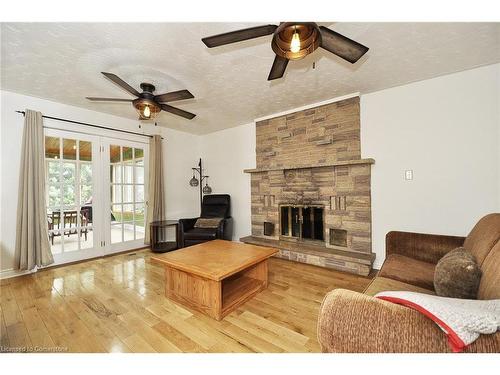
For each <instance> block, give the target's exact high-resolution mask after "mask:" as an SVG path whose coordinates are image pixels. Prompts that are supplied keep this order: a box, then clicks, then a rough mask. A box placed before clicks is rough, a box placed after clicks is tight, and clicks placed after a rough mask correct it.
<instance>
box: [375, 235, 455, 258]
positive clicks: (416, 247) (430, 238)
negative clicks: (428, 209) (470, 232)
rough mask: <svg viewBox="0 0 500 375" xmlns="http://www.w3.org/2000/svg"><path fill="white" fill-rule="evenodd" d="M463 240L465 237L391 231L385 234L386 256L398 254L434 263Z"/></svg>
mask: <svg viewBox="0 0 500 375" xmlns="http://www.w3.org/2000/svg"><path fill="white" fill-rule="evenodd" d="M464 241H465V237H457V236H444V235H439V234H425V233H411V232H397V231H393V232H389V233H387V235H386V236H385V251H386V255H387V256H389V255H391V254H400V255H405V256H408V257H411V258H414V259H418V260H421V261H424V262H429V263H434V264H436V263H437V262H438V261H439V259H441V258H442V257H443V256H444V255H445V254H446V253H447V252H449V251H451V250H453V249H455V248H457V247H460V246H463V244H464Z"/></svg>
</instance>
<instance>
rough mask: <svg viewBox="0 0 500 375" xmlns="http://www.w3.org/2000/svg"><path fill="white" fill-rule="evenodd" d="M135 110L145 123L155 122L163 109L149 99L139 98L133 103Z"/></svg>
mask: <svg viewBox="0 0 500 375" xmlns="http://www.w3.org/2000/svg"><path fill="white" fill-rule="evenodd" d="M132 104H133V105H134V108H135V110H136V111H137V113H138V114H139V119H140V120H143V121H147V120H154V119H155V118H156V116H157V115H158V113H160V111H161V108H160V106H159V105H158V104H156V102H155V101H153V100H152V99H148V98H139V99H136V100H134V101H133V102H132Z"/></svg>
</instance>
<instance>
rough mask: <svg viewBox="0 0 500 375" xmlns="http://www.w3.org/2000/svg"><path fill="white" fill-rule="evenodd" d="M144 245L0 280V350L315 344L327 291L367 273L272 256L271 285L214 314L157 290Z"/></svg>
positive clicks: (306, 348) (309, 347)
mask: <svg viewBox="0 0 500 375" xmlns="http://www.w3.org/2000/svg"><path fill="white" fill-rule="evenodd" d="M150 256H151V253H150V252H149V250H140V251H137V252H135V253H130V254H121V255H117V256H112V257H108V258H101V259H96V260H91V261H87V262H82V263H78V264H73V265H68V266H64V267H59V268H53V269H47V270H43V271H40V272H38V273H36V274H33V275H29V276H23V277H18V278H13V279H8V280H3V281H2V284H1V286H0V291H1V295H0V306H1V326H0V336H1V342H0V346H1V349H2V351H11V350H13V349H12V348H24V347H27V348H28V349H27V350H28V351H52V352H53V351H61V352H66V351H68V352H318V351H319V344H318V342H317V340H316V321H317V314H318V309H319V306H320V303H321V301H322V299H323V296H324V295H325V293H326V292H328V291H329V290H331V289H334V288H346V289H351V290H357V291H362V290H363V289H364V288H365V287H366V285H368V283H369V281H370V279H369V278H365V277H362V276H356V275H351V274H347V273H343V272H337V271H333V270H328V269H324V268H319V267H315V266H310V265H306V264H301V263H293V262H289V261H286V260H281V259H276V258H272V259H270V262H269V287H268V288H267V289H266V290H264V291H263V292H261V293H260V294H258V295H257V296H255V297H254V298H252V299H251V300H250V301H248V302H247V303H246V304H244V305H242V306H241V307H239V308H238V309H237V310H235V311H234V312H232V313H231V314H229V315H228V316H226V318H224V320H222V321H220V322H218V321H216V320H214V319H211V318H209V317H207V316H205V315H203V314H201V313H198V312H195V311H190V310H188V309H187V308H185V307H182V306H180V305H177V304H175V303H173V302H171V301H169V300H168V299H166V298H165V297H164V275H163V269H162V268H161V267H160V266H158V265H157V264H155V263H152V262H151V261H150Z"/></svg>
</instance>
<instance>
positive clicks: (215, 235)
mask: <svg viewBox="0 0 500 375" xmlns="http://www.w3.org/2000/svg"><path fill="white" fill-rule="evenodd" d="M230 202H231V197H230V196H229V195H227V194H212V195H205V196H204V197H203V202H202V205H201V214H200V218H204V219H210V218H221V221H220V222H219V224H218V226H217V227H216V228H196V227H195V224H196V220H198V218H197V217H195V218H191V219H180V220H179V226H178V231H179V232H178V233H177V238H178V242H179V247H187V246H192V245H196V244H199V243H202V242H207V241H211V240H215V239H223V240H231V239H232V236H233V219H232V218H231V216H230V209H231V204H230Z"/></svg>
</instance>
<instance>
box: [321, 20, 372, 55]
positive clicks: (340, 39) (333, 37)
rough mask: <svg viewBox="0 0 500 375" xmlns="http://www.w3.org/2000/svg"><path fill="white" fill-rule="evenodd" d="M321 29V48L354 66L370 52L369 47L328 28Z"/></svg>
mask: <svg viewBox="0 0 500 375" xmlns="http://www.w3.org/2000/svg"><path fill="white" fill-rule="evenodd" d="M319 29H320V33H321V44H320V46H321V47H322V48H324V49H326V50H327V51H330V52H331V53H333V54H335V55H337V56H339V57H342V58H343V59H344V60H347V61H349V62H350V63H352V64H354V63H355V62H356V61H358V60H359V59H360V58H361V56H363V55H364V54H365V53H366V52H367V51H368V47H366V46H364V45H362V44H360V43H358V42H356V41H354V40H352V39H349V38H348V37H346V36H343V35H341V34H339V33H337V32H335V31H333V30H330V29H329V28H327V27H324V26H320V27H319Z"/></svg>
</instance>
